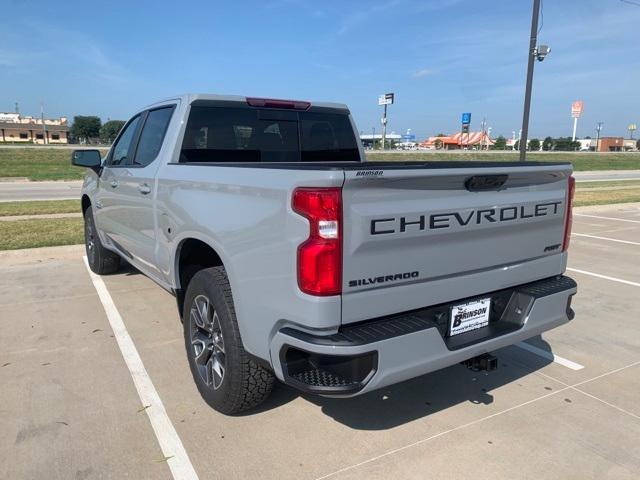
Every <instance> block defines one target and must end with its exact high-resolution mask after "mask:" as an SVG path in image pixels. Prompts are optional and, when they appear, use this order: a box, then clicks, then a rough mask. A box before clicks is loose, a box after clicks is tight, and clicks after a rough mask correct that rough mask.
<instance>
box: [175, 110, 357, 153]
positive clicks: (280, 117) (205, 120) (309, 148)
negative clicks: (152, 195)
mask: <svg viewBox="0 0 640 480" xmlns="http://www.w3.org/2000/svg"><path fill="white" fill-rule="evenodd" d="M300 161H302V162H314V161H325V162H336V161H356V162H357V161H360V156H359V151H358V147H357V143H356V139H355V136H354V133H353V128H352V127H351V122H350V120H349V116H348V114H346V113H317V112H298V111H291V110H288V111H287V110H273V109H261V108H228V107H206V106H192V107H191V113H190V115H189V120H188V122H187V127H186V130H185V136H184V140H183V143H182V151H181V155H180V162H183V163H185V162H213V163H218V162H300Z"/></svg>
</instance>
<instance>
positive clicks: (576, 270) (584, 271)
mask: <svg viewBox="0 0 640 480" xmlns="http://www.w3.org/2000/svg"><path fill="white" fill-rule="evenodd" d="M567 270H569V271H571V272H576V273H582V274H583V275H590V276H592V277H597V278H602V279H604V280H611V281H612V282H618V283H624V284H625V285H631V286H633V287H640V283H638V282H631V281H629V280H622V279H621V278H615V277H609V276H608V275H600V274H599V273H593V272H587V271H586V270H578V269H577V268H569V267H567Z"/></svg>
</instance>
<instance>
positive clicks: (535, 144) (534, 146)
mask: <svg viewBox="0 0 640 480" xmlns="http://www.w3.org/2000/svg"><path fill="white" fill-rule="evenodd" d="M529 150H531V151H532V152H537V151H538V150H540V140H538V139H537V138H532V139H531V140H529Z"/></svg>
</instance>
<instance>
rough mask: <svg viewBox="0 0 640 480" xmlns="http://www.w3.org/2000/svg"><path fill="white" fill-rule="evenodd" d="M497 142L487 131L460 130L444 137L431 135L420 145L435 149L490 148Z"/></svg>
mask: <svg viewBox="0 0 640 480" xmlns="http://www.w3.org/2000/svg"><path fill="white" fill-rule="evenodd" d="M494 143H495V142H494V141H493V139H492V138H491V137H490V136H489V135H488V134H487V133H486V132H469V133H468V134H466V133H462V132H458V133H456V134H454V135H447V136H444V137H429V138H427V139H426V140H425V141H424V142H422V143H420V147H422V148H427V149H434V150H461V149H475V150H488V149H489V147H491V146H492V145H493V144H494Z"/></svg>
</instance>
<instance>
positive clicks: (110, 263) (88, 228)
mask: <svg viewBox="0 0 640 480" xmlns="http://www.w3.org/2000/svg"><path fill="white" fill-rule="evenodd" d="M84 246H85V250H86V252H87V261H88V262H89V268H91V271H92V272H94V273H97V274H98V275H107V274H109V273H114V272H116V271H117V270H118V268H120V256H119V255H118V254H117V253H114V252H112V251H111V250H107V249H106V248H104V246H103V245H102V242H100V236H99V235H98V231H97V230H96V224H95V222H94V220H93V208H92V207H91V206H89V207H87V209H86V210H85V211H84Z"/></svg>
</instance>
